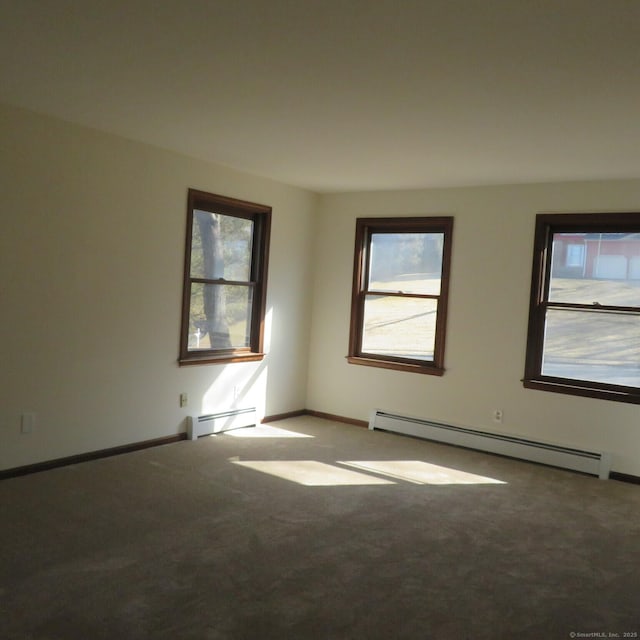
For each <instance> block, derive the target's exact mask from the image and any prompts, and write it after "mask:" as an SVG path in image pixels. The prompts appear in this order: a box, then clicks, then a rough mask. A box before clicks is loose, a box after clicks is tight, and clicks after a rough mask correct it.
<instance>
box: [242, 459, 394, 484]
mask: <svg viewBox="0 0 640 640" xmlns="http://www.w3.org/2000/svg"><path fill="white" fill-rule="evenodd" d="M231 462H232V463H233V464H237V465H239V466H241V467H245V468H247V469H253V470H254V471H261V472H262V473H268V474H269V475H272V476H277V477H278V478H282V479H284V480H289V481H291V482H296V483H298V484H302V485H304V486H307V487H323V486H324V487H326V486H331V487H335V486H346V485H376V484H395V482H393V481H391V480H385V479H383V478H378V477H376V476H372V475H368V474H364V473H360V472H357V471H351V470H350V469H342V468H340V467H335V466H333V465H331V464H325V463H324V462H317V461H316V460H244V461H241V460H231Z"/></svg>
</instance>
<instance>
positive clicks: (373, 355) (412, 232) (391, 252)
mask: <svg viewBox="0 0 640 640" xmlns="http://www.w3.org/2000/svg"><path fill="white" fill-rule="evenodd" d="M452 227H453V219H452V218H444V217H439V218H368V219H367V218H360V219H358V220H357V222H356V252H355V254H356V255H355V261H354V282H353V293H352V311H351V335H350V342H349V355H348V360H349V362H351V363H353V364H366V365H370V366H380V367H385V368H392V369H400V370H405V371H416V372H420V373H432V374H435V375H442V374H443V373H444V366H443V363H444V333H445V329H446V309H447V290H448V274H449V264H450V243H451V233H452Z"/></svg>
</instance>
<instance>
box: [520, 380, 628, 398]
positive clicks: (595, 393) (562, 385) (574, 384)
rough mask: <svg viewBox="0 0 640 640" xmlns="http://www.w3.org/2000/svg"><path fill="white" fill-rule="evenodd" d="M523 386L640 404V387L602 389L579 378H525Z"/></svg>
mask: <svg viewBox="0 0 640 640" xmlns="http://www.w3.org/2000/svg"><path fill="white" fill-rule="evenodd" d="M522 386H523V387H524V388H525V389H537V390H538V391H551V392H552V393H564V394H566V395H571V396H582V397H585V398H598V399H600V400H611V401H613V402H627V403H631V404H640V389H633V388H626V389H625V388H620V389H619V390H618V389H600V388H598V387H592V386H588V385H587V384H580V381H579V380H566V381H562V380H553V381H551V380H542V379H528V380H527V379H525V380H523V381H522Z"/></svg>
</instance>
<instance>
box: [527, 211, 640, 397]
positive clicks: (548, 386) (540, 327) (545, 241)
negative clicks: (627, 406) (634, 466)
mask: <svg viewBox="0 0 640 640" xmlns="http://www.w3.org/2000/svg"><path fill="white" fill-rule="evenodd" d="M634 232H635V233H640V213H541V214H538V215H537V216H536V228H535V237H534V247H533V266H532V275H531V296H530V302H529V323H528V333H527V351H526V360H525V372H524V378H523V380H522V383H523V386H524V387H525V388H527V389H538V390H542V391H551V392H556V393H564V394H568V395H574V396H584V397H588V398H600V399H603V400H613V401H617V402H628V403H633V404H640V388H638V387H629V386H623V385H615V384H609V383H602V382H591V381H588V380H580V379H573V378H559V377H553V376H547V375H543V374H542V359H543V350H544V332H545V317H546V310H547V308H569V309H573V310H583V311H590V312H615V311H622V312H625V313H638V315H640V307H622V306H616V305H600V304H598V303H594V305H586V304H577V303H576V304H573V303H572V304H569V303H559V302H550V301H549V300H548V297H549V284H550V280H551V259H552V255H551V254H552V246H553V236H554V234H557V233H634Z"/></svg>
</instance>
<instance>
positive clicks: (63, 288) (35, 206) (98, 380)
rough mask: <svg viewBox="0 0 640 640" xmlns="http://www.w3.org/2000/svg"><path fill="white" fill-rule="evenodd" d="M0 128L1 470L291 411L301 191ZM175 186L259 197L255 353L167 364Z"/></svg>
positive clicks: (301, 265)
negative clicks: (198, 421) (260, 323)
mask: <svg viewBox="0 0 640 640" xmlns="http://www.w3.org/2000/svg"><path fill="white" fill-rule="evenodd" d="M0 139H1V140H2V144H1V145H0V221H1V227H0V228H1V232H0V345H1V347H0V352H1V355H0V469H2V468H11V467H14V466H19V465H25V464H30V463H34V462H38V461H41V460H49V459H54V458H58V457H62V456H68V455H73V454H78V453H83V452H87V451H92V450H96V449H102V448H107V447H112V446H117V445H122V444H127V443H131V442H138V441H142V440H147V439H151V438H156V437H162V436H166V435H171V434H175V433H177V432H179V431H181V430H183V429H184V419H185V416H186V415H187V414H190V413H193V414H199V413H203V412H210V411H216V410H219V409H227V408H229V407H231V406H233V405H234V404H235V405H237V406H241V407H244V406H252V405H256V406H257V407H258V411H259V413H260V414H261V415H264V414H267V415H270V414H276V413H280V412H285V411H292V410H296V409H302V408H304V406H305V396H306V375H307V351H308V344H309V309H310V282H311V246H312V244H311V243H312V234H313V220H314V213H315V206H316V196H314V195H313V194H310V193H308V192H305V191H302V190H300V189H295V188H291V187H288V186H284V185H280V184H277V183H275V182H271V181H268V180H263V179H259V178H255V177H251V176H248V175H244V174H242V173H238V172H235V171H231V170H229V169H226V168H223V167H219V166H213V165H210V164H207V163H205V162H200V161H198V160H194V159H190V158H187V157H184V156H180V155H178V154H174V153H171V152H167V151H163V150H160V149H157V148H153V147H151V146H147V145H143V144H138V143H134V142H130V141H127V140H124V139H122V138H118V137H115V136H110V135H106V134H102V133H98V132H95V131H92V130H89V129H85V128H81V127H77V126H74V125H70V124H66V123H63V122H61V121H59V120H55V119H51V118H47V117H42V116H39V115H35V114H32V113H29V112H26V111H21V110H16V109H12V108H8V107H0ZM189 187H194V188H197V189H203V190H206V191H211V192H214V193H220V194H223V195H227V196H231V197H236V198H241V199H246V200H251V201H255V202H260V203H263V204H267V205H270V206H272V207H273V222H272V237H271V262H270V266H269V282H268V289H267V292H268V294H267V310H268V316H267V335H266V346H267V350H268V356H267V357H266V358H265V360H264V361H263V362H261V363H243V364H233V365H228V366H223V365H209V366H202V365H201V366H189V367H182V368H180V367H178V365H177V363H176V359H177V355H178V340H179V331H180V304H181V292H182V265H183V259H184V256H183V252H184V233H185V222H186V196H187V189H188V188H189ZM181 392H187V393H188V395H189V400H190V401H189V406H188V407H187V408H186V409H180V408H179V406H178V404H179V403H178V398H179V394H180V393H181ZM23 412H35V413H36V414H37V424H36V430H35V431H34V432H33V433H32V434H29V435H21V434H20V415H21V414H22V413H23Z"/></svg>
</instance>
